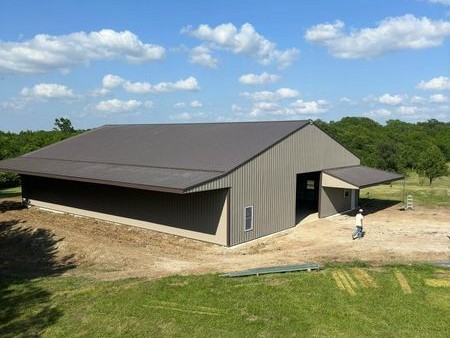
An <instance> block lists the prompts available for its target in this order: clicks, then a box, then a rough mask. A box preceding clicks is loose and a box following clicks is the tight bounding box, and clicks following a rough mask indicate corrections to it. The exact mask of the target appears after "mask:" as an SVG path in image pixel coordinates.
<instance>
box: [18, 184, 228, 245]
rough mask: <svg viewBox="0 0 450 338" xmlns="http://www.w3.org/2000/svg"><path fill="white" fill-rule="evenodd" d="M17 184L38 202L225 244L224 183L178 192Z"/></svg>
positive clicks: (225, 198)
mask: <svg viewBox="0 0 450 338" xmlns="http://www.w3.org/2000/svg"><path fill="white" fill-rule="evenodd" d="M22 185H23V197H25V198H28V199H30V200H31V201H32V202H33V203H34V204H35V205H37V206H40V207H45V208H48V209H53V210H60V211H64V212H69V213H73V214H79V215H84V216H89V217H94V218H99V219H104V220H108V221H113V222H118V223H124V224H129V225H134V226H139V227H144V228H148V229H153V230H157V231H162V232H167V233H171V234H176V235H180V236H184V237H190V238H195V239H199V240H203V241H207V242H213V243H217V244H221V245H227V227H228V224H227V223H228V217H227V216H228V201H227V197H228V190H227V189H220V190H212V191H204V192H198V193H192V194H185V195H181V194H171V193H162V192H155V191H146V190H138V189H130V188H122V187H114V186H108V185H100V184H92V183H83V182H74V181H66V180H57V179H50V178H42V177H31V176H23V177H22ZM49 187H51V189H49Z"/></svg>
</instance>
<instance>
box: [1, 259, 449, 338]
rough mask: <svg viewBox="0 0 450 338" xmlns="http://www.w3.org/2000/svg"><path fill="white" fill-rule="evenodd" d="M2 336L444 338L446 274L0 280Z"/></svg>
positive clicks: (348, 269)
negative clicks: (116, 279)
mask: <svg viewBox="0 0 450 338" xmlns="http://www.w3.org/2000/svg"><path fill="white" fill-rule="evenodd" d="M0 292H1V293H0V297H1V302H0V336H2V337H16V336H23V337H28V336H37V335H41V336H42V337H299V336H307V337H449V336H450V325H449V318H450V270H449V269H446V268H437V267H432V266H425V265H424V266H417V265H416V266H391V267H382V268H370V267H357V266H349V265H343V266H334V267H330V268H326V269H325V270H323V271H320V272H309V273H307V272H303V273H289V274H277V275H265V276H259V277H246V278H235V279H230V278H222V277H219V276H217V275H203V276H174V277H167V278H161V279H157V280H151V281H149V280H142V279H126V280H118V281H97V280H92V279H87V278H80V277H61V276H59V277H45V278H38V279H35V280H31V281H20V280H7V279H6V280H5V279H3V280H2V282H1V284H0Z"/></svg>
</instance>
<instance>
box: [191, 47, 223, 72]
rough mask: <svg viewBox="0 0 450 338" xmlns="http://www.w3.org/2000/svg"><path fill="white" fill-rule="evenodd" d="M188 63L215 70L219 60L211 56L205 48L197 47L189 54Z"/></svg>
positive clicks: (209, 51)
mask: <svg viewBox="0 0 450 338" xmlns="http://www.w3.org/2000/svg"><path fill="white" fill-rule="evenodd" d="M189 61H190V62H191V63H196V64H199V65H202V66H206V67H209V68H217V64H218V62H219V60H218V59H217V58H215V57H213V56H212V54H211V50H210V49H209V48H208V47H206V46H197V47H194V48H192V49H191V51H190V52H189Z"/></svg>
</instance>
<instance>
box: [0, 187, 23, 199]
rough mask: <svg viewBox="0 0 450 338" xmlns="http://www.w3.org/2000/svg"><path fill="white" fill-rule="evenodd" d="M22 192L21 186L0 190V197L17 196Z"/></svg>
mask: <svg viewBox="0 0 450 338" xmlns="http://www.w3.org/2000/svg"><path fill="white" fill-rule="evenodd" d="M21 194H22V188H21V187H15V188H9V189H3V190H0V198H7V197H17V196H20V195H21Z"/></svg>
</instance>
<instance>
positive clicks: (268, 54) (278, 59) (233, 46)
mask: <svg viewBox="0 0 450 338" xmlns="http://www.w3.org/2000/svg"><path fill="white" fill-rule="evenodd" d="M181 32H182V33H184V34H188V35H191V36H194V37H196V38H197V39H199V40H202V41H204V42H207V43H209V48H211V49H224V50H228V51H231V52H233V53H235V54H243V55H247V56H249V57H252V58H254V59H256V60H257V61H258V62H259V63H261V64H263V65H268V64H271V63H275V64H278V66H279V67H280V68H285V67H287V66H289V65H291V64H292V62H293V61H294V60H295V59H296V58H297V57H298V54H299V50H298V49H296V48H291V49H286V50H279V49H277V46H276V44H275V43H274V42H272V41H270V40H268V39H266V38H265V37H264V36H262V35H260V34H259V33H258V32H256V30H255V29H254V27H253V26H252V25H251V24H249V23H245V24H243V25H242V26H241V28H240V29H238V28H237V27H236V26H235V25H233V24H231V23H225V24H221V25H218V26H216V27H210V26H209V25H205V24H203V25H199V26H198V27H197V28H193V27H191V26H188V27H184V28H183V29H182V30H181ZM204 54H205V53H204ZM206 54H208V53H206Z"/></svg>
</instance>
